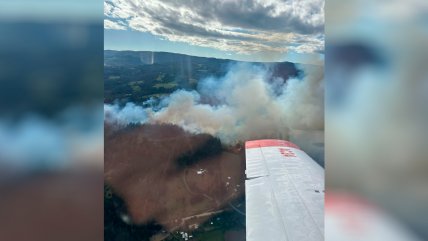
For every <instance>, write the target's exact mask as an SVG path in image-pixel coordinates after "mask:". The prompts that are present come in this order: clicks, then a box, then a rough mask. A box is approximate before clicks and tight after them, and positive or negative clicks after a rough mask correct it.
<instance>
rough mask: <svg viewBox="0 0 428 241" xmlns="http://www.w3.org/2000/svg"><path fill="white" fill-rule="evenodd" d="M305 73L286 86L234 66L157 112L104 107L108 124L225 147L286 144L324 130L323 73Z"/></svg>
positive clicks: (259, 71)
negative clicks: (165, 131)
mask: <svg viewBox="0 0 428 241" xmlns="http://www.w3.org/2000/svg"><path fill="white" fill-rule="evenodd" d="M303 68H304V73H305V74H304V76H303V77H300V78H290V79H288V80H283V79H282V78H279V77H272V73H271V70H270V69H269V67H266V66H260V65H252V64H235V65H232V66H231V67H230V69H229V71H228V73H227V74H226V75H225V76H223V77H221V78H214V77H209V78H206V79H203V80H201V81H200V82H199V85H198V88H197V91H186V90H178V91H176V92H174V93H172V94H171V95H169V96H168V97H165V98H163V99H161V100H160V101H159V104H158V105H156V106H155V108H144V107H142V106H137V105H135V104H133V103H127V104H126V105H125V106H124V107H120V106H119V105H117V104H114V105H110V104H105V105H104V115H105V120H106V122H107V123H116V124H119V125H127V124H130V123H139V124H174V125H178V126H180V127H182V128H183V129H184V130H186V131H188V132H191V133H195V134H199V133H207V134H211V135H213V136H216V137H218V138H220V139H221V141H222V142H223V143H224V144H235V143H238V142H243V141H245V140H249V139H257V138H281V139H287V138H288V136H289V134H290V131H291V130H323V129H324V90H323V78H324V73H323V68H321V67H317V66H305V67H303Z"/></svg>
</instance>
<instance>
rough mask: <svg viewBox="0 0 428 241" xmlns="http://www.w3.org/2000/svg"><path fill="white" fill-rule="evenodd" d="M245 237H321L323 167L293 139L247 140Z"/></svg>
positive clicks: (284, 240) (261, 240)
mask: <svg viewBox="0 0 428 241" xmlns="http://www.w3.org/2000/svg"><path fill="white" fill-rule="evenodd" d="M245 155H246V176H247V180H246V181H245V194H246V230H247V231H246V236H247V241H271V240H275V241H320V240H324V169H323V168H322V167H321V166H320V165H318V164H317V163H316V162H315V161H314V160H312V159H311V158H310V157H309V156H308V155H307V154H306V153H305V152H303V151H302V150H300V149H299V147H297V146H296V145H294V144H293V143H291V142H287V141H282V140H256V141H247V142H246V143H245Z"/></svg>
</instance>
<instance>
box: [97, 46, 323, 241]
mask: <svg viewBox="0 0 428 241" xmlns="http://www.w3.org/2000/svg"><path fill="white" fill-rule="evenodd" d="M104 65H105V66H104V67H105V72H104V81H105V104H104V116H105V181H106V188H107V190H108V191H107V192H106V193H108V196H106V197H105V202H106V210H105V212H106V213H105V215H106V231H105V234H106V237H107V236H108V237H110V238H111V240H119V239H117V236H118V235H119V234H120V233H123V235H126V237H127V238H128V239H127V240H134V239H133V237H134V236H135V237H134V238H135V239H139V238H141V237H147V238H149V237H151V240H180V239H175V238H176V237H175V236H179V237H182V236H183V235H184V236H185V235H188V236H189V235H192V237H193V238H195V239H194V240H245V216H244V215H245V196H244V194H245V185H244V181H245V176H244V175H245V158H244V150H243V143H244V142H245V141H247V140H254V139H261V138H276V139H286V140H291V141H293V142H294V143H296V144H298V145H299V146H300V147H301V148H302V149H303V150H305V151H306V152H307V153H308V154H309V155H311V156H312V157H313V158H314V159H315V160H316V161H317V162H319V163H320V164H321V165H324V163H323V162H324V160H323V149H324V144H323V139H324V132H323V129H324V128H323V126H324V116H323V108H324V97H323V96H324V95H323V93H324V90H323V77H324V76H323V69H322V67H321V66H315V65H302V64H293V63H290V62H280V63H275V62H267V63H262V62H239V61H233V60H224V59H214V58H203V57H193V56H188V55H181V54H172V53H158V52H133V51H105V64H104ZM129 230H138V231H135V232H138V234H135V233H134V234H133V232H130V231H129ZM133 235H134V236H133ZM184 236H183V237H184ZM115 237H116V238H115Z"/></svg>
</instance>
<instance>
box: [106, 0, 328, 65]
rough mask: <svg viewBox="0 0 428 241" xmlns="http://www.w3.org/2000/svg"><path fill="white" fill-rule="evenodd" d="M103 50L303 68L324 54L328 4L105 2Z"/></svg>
mask: <svg viewBox="0 0 428 241" xmlns="http://www.w3.org/2000/svg"><path fill="white" fill-rule="evenodd" d="M104 29H105V49H118V50H121V49H130V50H152V51H168V52H178V53H185V54H191V55H199V56H210V57H220V58H231V59H239V60H251V61H254V60H257V61H280V60H292V61H295V62H305V60H308V59H310V58H312V57H315V58H322V56H323V52H324V0H239V1H238V0H199V1H196V0H150V1H148V0H106V1H105V3H104Z"/></svg>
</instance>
